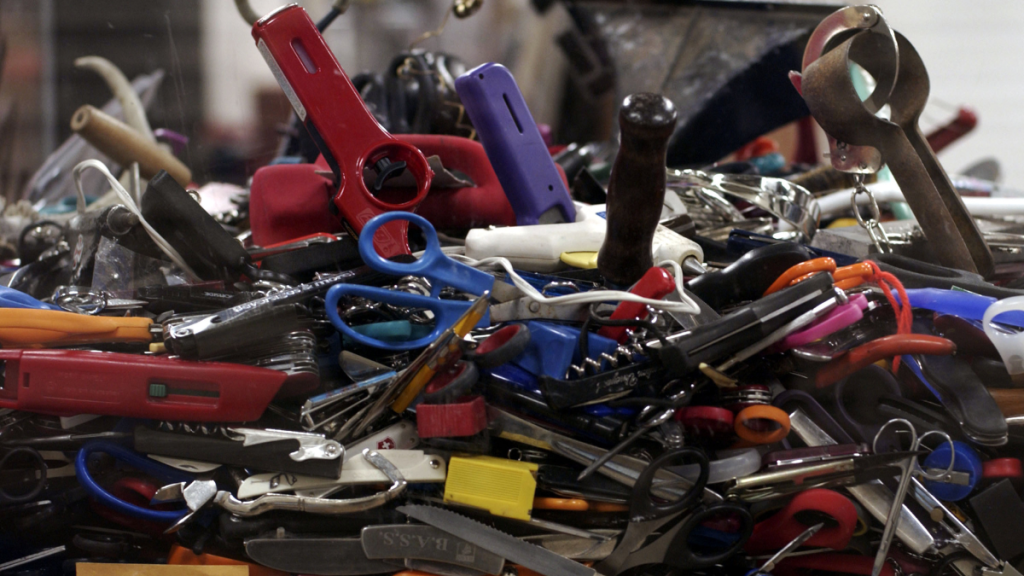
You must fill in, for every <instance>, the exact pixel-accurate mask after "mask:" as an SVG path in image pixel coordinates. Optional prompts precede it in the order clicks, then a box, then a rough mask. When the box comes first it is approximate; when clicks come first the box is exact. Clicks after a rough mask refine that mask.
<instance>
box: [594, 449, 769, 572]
mask: <svg viewBox="0 0 1024 576" xmlns="http://www.w3.org/2000/svg"><path fill="white" fill-rule="evenodd" d="M687 459H689V460H691V461H696V463H697V465H698V466H699V468H700V473H699V475H698V477H697V480H696V482H694V483H693V485H692V486H690V487H688V488H687V492H686V494H685V495H683V496H682V497H681V498H680V499H679V500H676V501H675V502H664V503H662V502H659V501H656V500H655V499H654V498H653V497H652V496H651V484H652V483H653V482H654V478H655V475H656V474H657V472H658V471H659V470H661V469H663V468H665V467H667V466H671V465H675V464H678V463H679V461H681V460H687ZM709 471H710V466H709V463H708V457H707V456H706V455H705V454H704V452H703V451H701V450H699V449H697V448H693V447H683V448H677V449H675V450H670V451H668V452H666V453H664V454H662V455H661V456H660V457H658V458H657V459H655V460H654V461H653V462H651V463H650V464H649V465H648V466H647V468H645V469H644V471H643V472H642V473H641V474H640V476H639V477H638V478H637V481H636V484H635V485H634V486H633V495H632V496H631V497H630V500H629V526H628V527H627V528H626V531H625V533H623V535H622V539H621V540H619V544H618V545H617V546H616V547H615V550H613V551H612V553H611V554H610V555H609V556H608V557H607V558H605V559H604V560H603V561H602V562H601V563H600V564H598V565H597V566H594V569H595V570H596V571H597V572H598V573H600V574H603V575H604V576H617V575H618V574H621V573H623V572H625V571H626V570H628V569H630V568H633V567H635V566H641V565H644V564H666V565H668V566H672V567H674V568H679V569H682V570H693V569H698V568H706V567H709V566H714V565H715V564H720V563H722V562H724V561H725V560H726V559H728V558H729V557H731V556H732V555H733V554H735V553H736V552H738V551H739V550H741V549H742V548H743V545H744V544H745V543H746V542H747V540H749V539H750V534H751V532H752V531H753V528H754V519H753V517H752V516H751V515H750V512H749V511H748V510H747V509H746V508H745V507H743V506H742V505H740V504H736V503H731V502H719V503H716V504H702V505H700V506H698V507H696V508H694V504H695V503H698V502H699V501H700V499H701V497H702V496H703V494H704V486H705V485H706V484H707V482H708V473H709ZM723 516H731V517H733V518H736V519H738V520H739V529H738V530H737V531H736V533H735V534H732V535H730V536H733V537H734V538H735V539H734V541H732V542H731V543H730V544H729V545H728V546H727V547H724V548H722V549H720V550H719V551H718V552H717V553H715V552H708V553H703V551H702V550H701V551H698V550H695V549H694V548H692V547H691V541H690V540H691V539H690V536H691V535H692V534H693V533H694V532H695V531H697V530H698V529H700V528H701V525H702V524H704V523H705V522H708V521H710V520H717V519H719V518H722V517H723ZM676 520H679V522H677V523H676V524H675V525H674V526H672V527H671V528H669V529H667V530H662V533H661V536H659V537H658V538H657V539H656V540H654V541H653V542H651V543H650V544H648V545H646V546H643V547H640V546H641V544H643V543H644V541H646V540H647V537H648V536H650V535H651V534H653V533H654V532H655V531H657V530H659V529H661V528H662V527H664V526H668V525H669V524H671V523H672V522H673V521H676Z"/></svg>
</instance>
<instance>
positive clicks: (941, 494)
mask: <svg viewBox="0 0 1024 576" xmlns="http://www.w3.org/2000/svg"><path fill="white" fill-rule="evenodd" d="M952 450H953V470H955V471H957V472H966V473H967V476H968V480H967V485H961V484H952V483H949V482H939V481H936V480H928V479H925V481H924V487H925V488H927V489H928V491H929V492H931V493H932V494H934V495H935V497H936V498H938V499H939V500H945V501H948V502H956V501H958V500H963V499H964V498H967V497H968V496H970V494H971V492H972V491H973V490H974V487H975V486H977V485H978V481H979V480H980V479H981V475H982V465H981V458H980V457H979V456H978V453H977V452H975V451H974V448H971V447H970V446H968V445H967V444H964V443H963V442H960V441H957V440H954V441H953V448H952ZM949 451H950V447H949V442H943V443H942V444H939V445H938V446H937V447H936V448H935V450H932V453H931V454H929V455H928V456H927V457H925V459H924V466H925V468H935V469H939V470H945V469H946V468H949Z"/></svg>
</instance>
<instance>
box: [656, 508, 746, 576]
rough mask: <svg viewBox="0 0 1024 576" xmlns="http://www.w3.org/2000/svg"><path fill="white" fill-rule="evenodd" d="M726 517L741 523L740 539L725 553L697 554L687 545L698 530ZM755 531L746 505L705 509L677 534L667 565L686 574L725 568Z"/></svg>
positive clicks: (684, 522)
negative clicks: (722, 564) (696, 570)
mask: <svg viewBox="0 0 1024 576" xmlns="http://www.w3.org/2000/svg"><path fill="white" fill-rule="evenodd" d="M723 514H732V515H734V516H736V517H737V518H739V519H740V528H739V535H738V536H737V537H736V541H735V542H733V543H732V544H730V545H729V547H728V548H725V549H723V550H722V551H721V552H719V553H717V554H696V553H694V551H693V550H692V549H691V548H690V546H689V545H688V544H687V540H688V539H689V537H690V535H691V534H692V533H693V531H694V530H696V529H697V528H698V527H700V526H701V524H703V523H705V522H707V521H708V520H709V519H711V518H713V517H716V516H721V515H723ZM753 531H754V517H753V516H751V514H750V511H749V510H747V508H746V507H745V506H743V505H742V504H737V503H735V502H720V503H718V504H713V505H710V506H702V507H700V508H698V509H697V510H695V511H694V512H693V514H690V515H689V516H687V517H686V519H685V520H683V522H682V525H681V526H680V528H679V531H678V532H677V533H676V537H675V541H674V542H673V543H672V546H671V547H670V548H669V549H670V550H671V553H670V554H669V555H668V557H666V558H665V563H666V564H668V565H670V566H676V567H678V568H682V569H684V570H692V569H695V568H706V567H708V566H714V565H716V564H721V563H722V562H725V561H726V560H728V559H729V558H731V557H732V556H733V555H734V554H736V553H738V552H740V551H741V550H743V547H744V546H745V545H746V543H747V541H748V540H750V535H751V534H752V533H753Z"/></svg>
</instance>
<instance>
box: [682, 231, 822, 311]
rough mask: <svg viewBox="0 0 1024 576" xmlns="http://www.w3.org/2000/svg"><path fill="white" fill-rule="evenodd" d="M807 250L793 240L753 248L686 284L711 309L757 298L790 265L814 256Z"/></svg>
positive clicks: (718, 308)
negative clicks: (720, 267) (721, 267)
mask: <svg viewBox="0 0 1024 576" xmlns="http://www.w3.org/2000/svg"><path fill="white" fill-rule="evenodd" d="M814 257H815V255H814V253H813V252H811V249H810V248H808V247H806V246H801V245H799V244H795V243H793V242H785V243H782V244H768V245H767V246H761V247H760V248H754V249H753V250H751V251H750V252H747V253H746V254H744V255H743V256H742V257H740V259H739V260H737V261H735V262H733V263H732V264H730V265H728V266H727V267H725V269H723V270H722V271H720V272H708V273H707V274H702V275H700V276H698V277H696V278H694V279H693V280H690V281H689V282H687V283H686V287H687V288H688V289H689V290H690V291H691V292H693V293H694V294H696V295H697V296H698V297H699V298H700V299H701V300H703V301H704V302H706V303H707V305H708V306H711V307H712V308H714V309H715V310H721V309H722V308H725V307H726V306H727V305H729V304H738V303H740V302H744V301H746V300H757V299H758V298H760V297H761V295H762V294H764V292H765V290H767V289H768V287H769V286H771V283H772V281H774V280H775V279H776V278H778V277H779V275H781V274H782V273H783V272H785V271H786V270H788V269H789V268H791V267H792V266H794V265H796V264H799V263H801V262H804V261H807V260H810V259H811V258H814Z"/></svg>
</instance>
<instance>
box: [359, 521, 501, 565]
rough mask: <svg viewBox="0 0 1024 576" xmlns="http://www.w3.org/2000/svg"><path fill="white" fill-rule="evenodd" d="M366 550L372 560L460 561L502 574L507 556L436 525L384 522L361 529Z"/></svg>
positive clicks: (459, 563)
mask: <svg viewBox="0 0 1024 576" xmlns="http://www.w3.org/2000/svg"><path fill="white" fill-rule="evenodd" d="M361 537H362V541H363V552H364V553H365V554H366V557H367V558H369V559H371V560H381V559H385V558H407V559H416V560H433V561H437V562H445V563H448V564H457V565H459V566H464V567H466V568H472V569H474V570H479V571H480V572H483V573H485V574H501V569H502V567H503V566H504V565H505V559H504V558H502V557H501V556H498V555H497V554H495V553H493V552H488V551H487V550H483V549H482V548H480V547H479V546H476V545H474V544H471V543H469V542H466V541H465V540H463V539H461V538H458V537H456V536H453V535H451V534H449V533H448V532H445V531H444V530H441V529H438V528H434V527H433V526H423V525H417V524H390V525H388V524H385V525H378V526H367V527H365V528H363V531H362V536H361Z"/></svg>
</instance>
